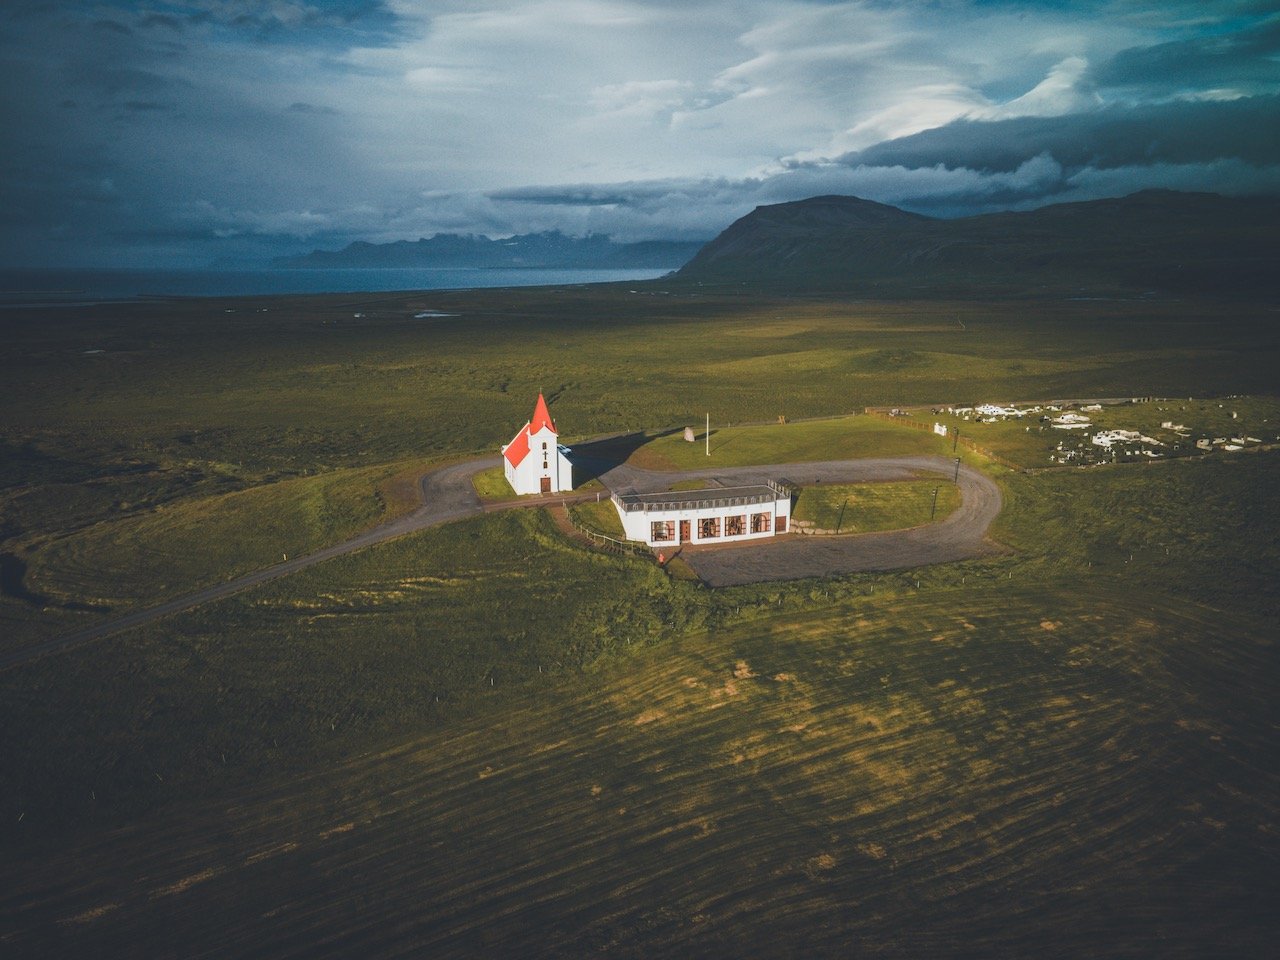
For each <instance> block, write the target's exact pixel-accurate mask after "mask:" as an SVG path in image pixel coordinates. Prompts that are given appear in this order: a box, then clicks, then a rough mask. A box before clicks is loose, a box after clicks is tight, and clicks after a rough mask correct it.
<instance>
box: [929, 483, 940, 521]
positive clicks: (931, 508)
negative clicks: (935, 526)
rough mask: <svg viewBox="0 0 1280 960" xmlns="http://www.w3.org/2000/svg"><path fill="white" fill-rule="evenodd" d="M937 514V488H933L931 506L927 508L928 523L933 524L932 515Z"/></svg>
mask: <svg viewBox="0 0 1280 960" xmlns="http://www.w3.org/2000/svg"><path fill="white" fill-rule="evenodd" d="M937 512H938V488H937V487H934V488H933V506H932V507H930V508H929V522H930V523H933V515H934V514H935V513H937Z"/></svg>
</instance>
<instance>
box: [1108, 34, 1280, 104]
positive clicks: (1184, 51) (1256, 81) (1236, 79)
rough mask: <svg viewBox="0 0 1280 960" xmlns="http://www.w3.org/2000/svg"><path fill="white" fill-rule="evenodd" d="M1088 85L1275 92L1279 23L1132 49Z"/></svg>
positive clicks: (1111, 61)
mask: <svg viewBox="0 0 1280 960" xmlns="http://www.w3.org/2000/svg"><path fill="white" fill-rule="evenodd" d="M1089 79H1090V80H1091V81H1092V82H1093V83H1095V84H1097V85H1098V86H1100V87H1128V88H1140V89H1144V90H1156V91H1160V92H1165V91H1169V90H1203V89H1218V88H1224V87H1225V88H1244V89H1243V90H1242V91H1241V92H1254V91H1255V90H1257V89H1259V88H1261V89H1274V88H1275V85H1276V84H1277V83H1280V17H1273V18H1271V19H1269V20H1267V21H1264V22H1263V23H1260V24H1257V25H1255V26H1251V27H1247V28H1245V29H1243V30H1240V31H1239V32H1236V33H1228V34H1217V35H1213V36H1204V37H1189V38H1187V39H1184V40H1176V41H1171V42H1169V43H1158V44H1155V45H1152V46H1144V47H1131V48H1129V49H1127V50H1122V51H1120V52H1119V53H1117V54H1116V55H1115V56H1113V57H1111V58H1110V59H1109V60H1107V61H1105V62H1103V63H1100V64H1099V65H1098V66H1097V67H1096V68H1095V69H1094V70H1092V71H1091V72H1090V74H1089Z"/></svg>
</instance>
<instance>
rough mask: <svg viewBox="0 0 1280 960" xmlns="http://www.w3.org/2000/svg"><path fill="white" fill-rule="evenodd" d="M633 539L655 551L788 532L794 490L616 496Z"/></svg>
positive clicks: (769, 486)
mask: <svg viewBox="0 0 1280 960" xmlns="http://www.w3.org/2000/svg"><path fill="white" fill-rule="evenodd" d="M613 505H614V507H616V508H617V510H618V517H619V518H620V519H621V520H622V528H623V530H625V531H626V535H627V539H628V540H640V541H642V542H644V543H647V544H649V545H650V546H653V547H674V546H679V545H681V544H690V545H695V544H712V543H730V542H733V541H735V540H757V539H760V538H762V537H772V536H775V535H777V534H779V533H786V532H787V527H788V526H789V525H790V523H791V491H790V490H789V489H787V488H786V487H784V486H782V485H780V484H777V483H773V482H767V483H761V484H752V485H750V486H742V487H717V488H713V489H707V490H678V491H672V492H670V493H615V494H614V495H613Z"/></svg>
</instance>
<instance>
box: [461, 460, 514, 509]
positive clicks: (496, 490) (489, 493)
mask: <svg viewBox="0 0 1280 960" xmlns="http://www.w3.org/2000/svg"><path fill="white" fill-rule="evenodd" d="M471 485H472V486H473V487H475V488H476V496H478V497H479V498H480V499H481V500H485V501H488V502H494V501H498V500H513V499H515V496H516V493H515V491H514V490H512V489H511V484H509V483H507V475H506V472H505V471H504V470H503V468H502V467H500V466H499V467H490V468H489V469H488V470H481V471H480V472H479V473H477V474H476V475H475V476H473V477H472V478H471Z"/></svg>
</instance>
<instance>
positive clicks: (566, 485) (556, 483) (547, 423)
mask: <svg viewBox="0 0 1280 960" xmlns="http://www.w3.org/2000/svg"><path fill="white" fill-rule="evenodd" d="M568 454H569V448H568V447H564V446H561V445H560V442H559V437H558V435H557V434H556V425H555V423H554V422H553V421H552V419H551V413H550V411H548V410H547V401H546V400H545V399H544V398H543V396H542V394H541V393H539V394H538V403H537V405H536V406H535V407H534V408H533V418H532V419H531V420H530V421H529V422H528V423H526V424H525V425H524V426H523V427H521V428H520V430H519V431H518V432H517V433H516V435H515V436H514V437H513V438H512V439H511V442H510V443H508V444H507V445H506V446H504V447H503V448H502V465H503V468H504V469H505V470H506V474H507V483H509V484H511V489H512V490H514V491H515V492H516V493H519V494H525V493H561V492H563V491H567V490H572V489H573V467H572V466H571V465H570V463H569V457H568Z"/></svg>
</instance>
